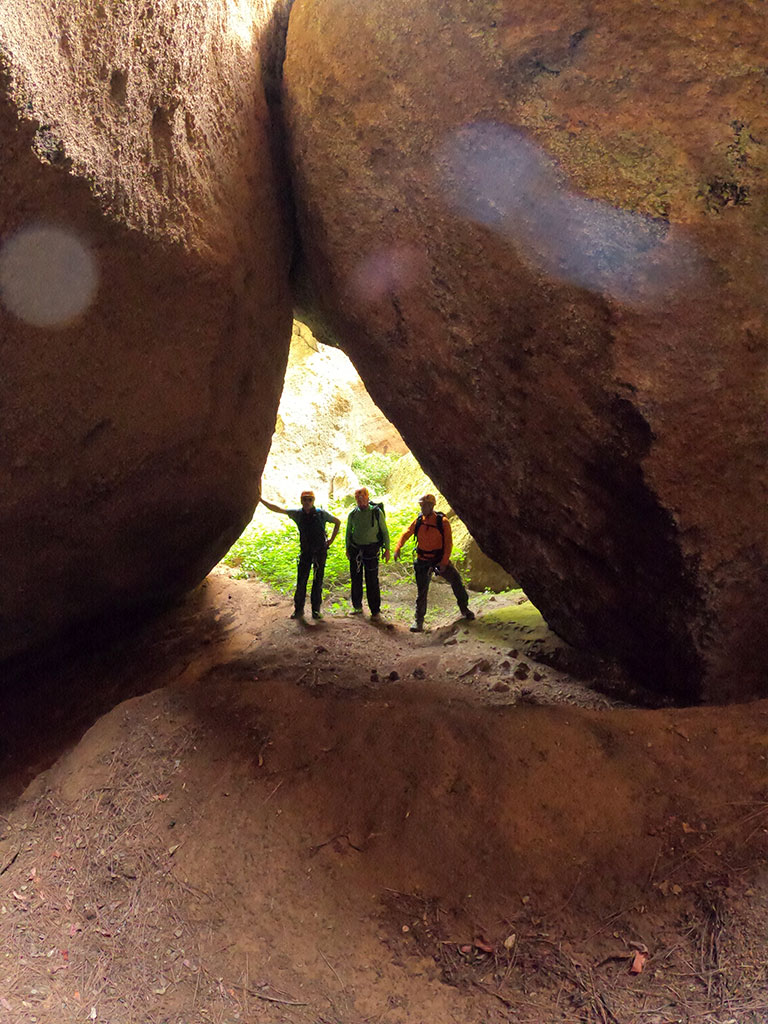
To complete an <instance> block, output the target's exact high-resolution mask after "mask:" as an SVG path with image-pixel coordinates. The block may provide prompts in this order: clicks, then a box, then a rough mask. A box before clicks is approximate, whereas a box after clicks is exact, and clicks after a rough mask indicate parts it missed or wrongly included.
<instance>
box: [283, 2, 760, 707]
mask: <svg viewBox="0 0 768 1024" xmlns="http://www.w3.org/2000/svg"><path fill="white" fill-rule="evenodd" d="M694 22H695V31H694V28H693V26H694ZM766 67H768V34H767V33H766V31H765V11H764V9H763V5H760V4H754V3H749V2H746V0H700V2H698V3H696V4H695V5H693V8H692V6H691V4H689V3H687V2H683V0H671V2H668V3H664V4H657V3H654V2H650V0H649V2H648V3H641V4H637V3H635V2H633V0H610V2H609V0H597V2H589V3H587V2H586V0H575V2H570V0H569V2H568V3H564V2H560V0H551V2H548V3H544V4H542V3H540V2H538V0H537V2H533V0H522V2H520V3H515V4H512V3H510V2H501V3H500V2H497V0H446V2H444V3H440V4H422V5H417V6H416V7H414V5H413V4H411V3H407V2H406V0H391V2H387V3H386V4H384V3H383V2H380V0H370V2H367V3H365V4H363V5H360V4H354V3H352V2H351V0H336V2H334V3H332V4H331V3H328V2H327V0H296V3H295V4H294V6H293V9H292V12H291V19H290V24H289V31H288V47H287V60H286V65H285V69H284V109H285V115H286V126H287V132H288V139H289V147H290V161H291V170H292V177H293V187H294V194H295V200H296V206H297V212H298V221H299V228H300V234H301V242H302V247H303V254H304V265H303V274H302V277H301V287H300V295H301V301H302V304H303V306H304V316H305V317H306V318H307V321H308V322H310V323H311V324H312V327H313V329H314V330H315V333H316V334H317V336H318V337H320V338H322V337H323V336H324V335H325V336H327V337H332V338H336V339H337V340H338V341H339V342H340V343H341V344H342V346H343V347H344V349H345V351H347V352H348V353H349V355H350V356H351V358H352V359H353V361H354V362H355V364H356V366H357V367H358V370H359V371H360V374H361V376H362V377H363V380H364V381H365V383H366V386H367V387H368V389H369V391H370V393H371V395H372V397H373V398H374V400H375V401H376V402H377V403H378V404H379V405H380V407H381V408H382V409H383V410H384V412H385V413H386V414H387V416H388V417H389V418H390V419H391V420H392V421H393V422H394V423H396V424H397V426H398V428H399V429H400V431H401V433H402V434H403V437H404V439H405V441H406V443H407V444H408V446H409V447H410V448H411V450H412V451H413V452H414V454H415V455H416V457H417V458H418V460H419V462H420V463H421V464H422V465H423V466H424V468H425V470H426V471H427V472H428V473H429V475H430V476H431V477H432V478H433V479H434V480H435V482H436V483H437V484H438V486H439V487H440V489H441V490H442V491H443V492H444V493H445V494H446V495H447V496H449V498H450V500H451V503H452V505H453V506H454V507H455V509H456V511H457V512H458V514H459V515H460V516H461V518H462V519H463V520H464V521H465V522H466V523H467V525H468V526H469V528H470V530H471V531H472V534H473V535H474V536H475V537H476V538H477V539H478V541H479V542H480V543H481V545H482V547H483V550H485V551H486V552H487V553H488V554H489V555H491V556H492V557H493V558H495V559H496V560H498V561H499V562H500V563H501V564H503V565H504V566H505V568H507V569H508V570H510V571H511V572H512V573H513V574H514V576H515V577H516V579H518V580H519V582H520V584H521V585H522V586H523V587H524V589H525V591H526V593H527V594H528V595H529V596H530V597H531V600H533V601H534V602H535V604H536V605H537V606H538V607H539V608H540V609H541V611H542V613H543V614H544V616H545V617H546V619H547V621H548V622H549V623H550V624H551V625H552V626H553V628H555V629H556V630H557V631H558V632H559V633H560V634H561V635H562V636H563V637H565V638H566V639H567V640H569V641H570V642H571V643H573V644H575V645H577V646H582V647H588V648H591V649H593V650H598V651H600V652H602V653H603V654H607V655H611V656H614V657H618V658H619V659H621V660H622V661H623V662H624V663H625V664H626V665H627V666H628V667H629V668H630V670H631V671H632V672H634V673H635V675H637V676H638V677H639V678H641V679H642V681H643V682H644V683H645V684H646V685H651V686H655V687H657V688H658V689H661V690H665V691H667V692H670V693H673V694H676V695H677V696H679V697H682V698H685V699H699V698H702V699H710V700H719V699H729V698H737V697H746V696H749V695H753V694H756V693H765V692H766V679H767V678H768V676H767V674H766V669H768V649H766V648H765V645H764V644H763V643H762V641H761V640H759V641H757V640H756V638H762V636H764V634H765V632H766V627H768V569H767V568H766V566H768V550H767V547H768V540H767V538H768V513H767V512H766V508H767V505H766V497H767V493H766V491H767V488H766V465H767V464H768V436H767V435H766V429H765V425H766V414H767V413H768V408H767V398H768V389H767V388H766V369H767V360H766V355H767V353H768V310H767V308H766V304H767V299H766V295H767V290H766V287H765V277H766V267H768V175H767V173H766V172H768V102H767V101H768V78H767V77H766V74H765V69H766Z"/></svg>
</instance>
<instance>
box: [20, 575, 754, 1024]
mask: <svg viewBox="0 0 768 1024" xmlns="http://www.w3.org/2000/svg"><path fill="white" fill-rule="evenodd" d="M449 596H450V595H449ZM473 603H474V604H475V607H476V608H477V610H478V612H479V615H478V618H477V620H476V621H475V622H472V623H466V622H464V620H461V619H458V618H457V617H455V610H454V609H452V608H451V602H450V600H447V599H446V595H445V594H442V593H440V592H436V594H435V605H436V607H437V608H438V611H437V615H436V618H435V619H434V621H433V625H432V629H431V630H430V631H429V632H427V633H425V634H423V635H413V634H411V633H409V632H408V629H407V625H406V624H404V623H403V622H402V621H400V617H398V616H397V615H396V614H394V613H393V614H392V616H391V618H392V621H391V622H389V623H388V624H384V625H380V626H378V625H375V624H373V623H372V622H371V621H370V619H369V618H368V617H367V616H365V617H364V618H362V619H360V618H350V617H348V616H345V615H334V614H329V615H327V616H326V618H325V619H324V620H322V621H320V622H312V621H309V622H306V623H300V622H295V621H291V620H289V618H288V613H289V611H290V602H289V601H287V600H284V599H282V598H279V597H277V596H276V595H274V594H273V593H272V592H271V591H269V590H268V589H267V588H266V587H264V586H263V585H262V584H259V583H257V582H255V581H235V580H231V579H229V578H228V576H227V575H226V574H224V573H221V572H219V573H216V574H213V575H212V576H210V577H209V578H208V580H207V581H206V582H205V584H204V585H203V586H202V587H201V588H200V589H199V590H198V591H197V592H196V593H195V594H194V595H192V596H191V597H190V598H189V600H188V601H187V602H185V603H184V604H182V605H180V606H179V607H177V608H175V609H172V610H167V611H165V612H163V613H162V614H161V615H160V616H159V617H157V618H156V619H154V620H153V621H150V622H133V623H130V624H127V623H120V622H116V623H114V624H113V626H114V628H113V631H112V633H111V635H109V636H105V635H104V634H103V633H101V634H100V635H99V637H98V638H96V640H95V641H94V640H92V641H88V642H86V640H85V639H84V638H80V643H79V645H78V646H77V649H75V647H72V648H70V650H69V651H68V652H66V653H64V652H57V653H56V654H55V655H54V656H52V657H51V658H50V659H48V661H47V662H46V663H43V662H40V663H38V664H37V665H36V666H33V665H30V664H25V665H17V666H15V667H13V668H12V669H11V670H9V672H8V678H7V679H6V681H5V686H4V687H3V689H2V691H0V743H1V744H2V746H1V747H0V755H1V759H0V1021H2V1022H3V1024H6V1022H8V1024H17V1022H19V1024H70V1022H72V1024H74V1022H80V1021H83V1022H86V1021H101V1022H105V1024H165V1022H167V1024H196V1022H200V1024H203V1022H206V1024H207V1022H215V1024H225V1022H227V1024H229V1022H233V1024H234V1022H254V1024H278V1022H279V1024H379V1022H381V1024H501V1022H519V1024H550V1022H552V1024H555V1022H558V1024H559V1022H563V1024H565V1022H574V1024H575V1022H580V1024H593V1022H595V1024H673V1022H686V1024H693V1022H697V1024H698V1022H708V1024H765V1021H766V1020H768V991H767V988H766V967H765V961H766V956H768V940H767V939H766V935H768V873H767V872H766V854H767V853H768V842H767V840H768V796H767V790H768V777H767V776H766V764H767V762H766V757H767V756H768V702H761V703H758V704H752V705H742V706H732V707H727V708H688V709H685V708H673V707H667V706H660V702H658V701H656V702H655V703H656V706H653V707H649V706H644V707H642V708H640V707H636V706H632V705H633V704H636V703H637V702H639V701H643V702H644V703H646V704H647V702H648V695H647V694H646V693H644V692H638V691H637V690H630V689H629V688H628V687H627V686H626V685H625V684H624V683H623V682H622V680H621V677H620V675H619V674H618V673H616V672H615V670H613V669H612V668H611V667H610V666H605V665H597V664H594V663H589V662H588V661H587V660H586V659H584V658H583V657H580V656H577V655H576V653H575V652H572V651H570V650H568V649H567V648H566V647H565V646H564V645H563V644H562V643H560V642H559V641H558V640H557V639H556V638H555V637H553V636H552V634H551V633H549V631H548V630H547V629H546V625H545V624H544V623H543V622H542V620H541V619H540V617H539V616H538V614H537V613H536V612H535V609H533V608H532V606H531V605H530V604H529V603H528V602H526V601H525V599H524V598H523V597H522V595H515V594H513V595H510V596H499V597H498V598H496V599H493V598H491V597H488V596H485V597H483V598H481V599H474V601H473ZM129 627H130V628H129ZM12 691H13V694H14V696H10V694H11V692H12Z"/></svg>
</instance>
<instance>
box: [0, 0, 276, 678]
mask: <svg viewBox="0 0 768 1024" xmlns="http://www.w3.org/2000/svg"><path fill="white" fill-rule="evenodd" d="M259 10H260V5H257V4H253V5H252V4H250V3H247V2H245V0H242V2H240V3H230V2H229V0H214V2H212V3H211V2H203V0H179V2H176V3H174V4H171V3H165V2H161V3H155V4H153V5H150V4H147V3H141V2H139V0H129V2H126V3H120V4H117V3H104V4H101V3H97V2H90V0H88V2H85V3H83V2H80V0H77V2H76V0H64V2H60V3H56V4H53V3H52V2H50V0H8V2H7V3H5V4H4V6H3V15H2V24H0V44H1V47H2V64H3V69H2V78H1V79H0V141H1V146H0V176H1V178H2V182H3V187H2V193H1V194H0V365H1V366H2V374H1V375H0V424H1V426H2V437H3V443H2V447H1V448H0V477H1V478H2V480H3V487H2V489H1V490H0V549H1V551H2V564H3V573H2V576H0V658H1V657H6V656H8V655H11V654H14V653H16V652H19V651H22V650H24V649H26V648H30V647H33V646H36V645H37V646H39V645H42V644H43V643H44V642H45V641H46V640H47V639H48V638H49V637H50V636H51V635H53V634H55V633H57V632H58V631H60V630H62V629H64V628H66V627H67V626H69V625H70V624H72V623H74V622H77V621H79V620H83V619H86V618H88V617H90V616H94V615H99V614H102V613H104V612H114V611H115V610H119V609H121V608H124V607H128V606H131V605H135V604H137V603H139V602H146V601H151V600H153V599H157V598H162V597H165V596H168V595H171V594H174V593H177V592H179V591H181V590H183V589H185V588H186V587H189V586H190V585H192V584H194V583H196V582H197V581H198V580H199V579H201V578H202V577H203V576H204V575H205V573H206V572H207V571H208V569H209V568H210V567H211V565H213V564H214V563H215V562H216V561H217V560H218V558H220V557H221V555H222V554H223V553H224V552H225V551H226V549H227V547H228V546H229V544H230V543H231V542H232V541H233V540H234V539H235V538H236V537H237V535H238V534H239V532H240V531H241V529H242V527H243V525H244V524H245V522H247V520H248V519H249V517H250V515H251V512H252V509H253V506H254V505H255V503H256V501H257V500H258V478H259V475H260V472H261V468H262V466H263V464H264V461H265V459H266V455H267V452H268V449H269V444H270V438H271V435H272V428H273V424H274V419H275V414H276V410H277V404H278V400H279V395H280V388H281V385H282V376H283V371H284V367H285V362H286V359H287V352H288V344H289V339H290V331H291V310H290V300H289V296H288V285H287V278H288V248H289V245H288V236H287V230H286V227H285V221H286V218H285V216H284V213H283V211H282V210H281V206H280V196H279V190H278V186H277V184H276V176H275V166H274V165H275V158H274V155H273V146H272V140H271V126H270V116H269V112H268V109H267V104H266V100H265V97H264V88H263V85H262V69H261V67H260V62H259V47H260V46H262V45H264V46H266V43H265V42H264V40H263V39H262V38H261V37H260V36H259V24H260V23H259V22H258V21H256V22H254V23H253V24H251V22H250V21H249V19H250V16H251V14H253V13H258V12H259ZM79 291H82V292H83V294H82V295H81V296H79V297H78V292H79Z"/></svg>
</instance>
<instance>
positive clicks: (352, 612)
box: [349, 608, 363, 615]
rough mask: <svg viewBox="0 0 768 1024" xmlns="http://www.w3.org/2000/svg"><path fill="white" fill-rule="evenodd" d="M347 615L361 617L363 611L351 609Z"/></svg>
mask: <svg viewBox="0 0 768 1024" xmlns="http://www.w3.org/2000/svg"><path fill="white" fill-rule="evenodd" d="M349 614H350V615H362V614H363V609H362V608H353V609H352V611H351V612H350V613H349Z"/></svg>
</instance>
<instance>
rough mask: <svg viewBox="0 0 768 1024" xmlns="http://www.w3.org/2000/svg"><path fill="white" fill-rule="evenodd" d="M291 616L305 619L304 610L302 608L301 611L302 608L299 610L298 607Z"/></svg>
mask: <svg viewBox="0 0 768 1024" xmlns="http://www.w3.org/2000/svg"><path fill="white" fill-rule="evenodd" d="M291 618H292V619H303V618H304V610H303V609H302V610H301V611H300V610H299V609H298V608H297V609H296V611H295V612H292V613H291Z"/></svg>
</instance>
